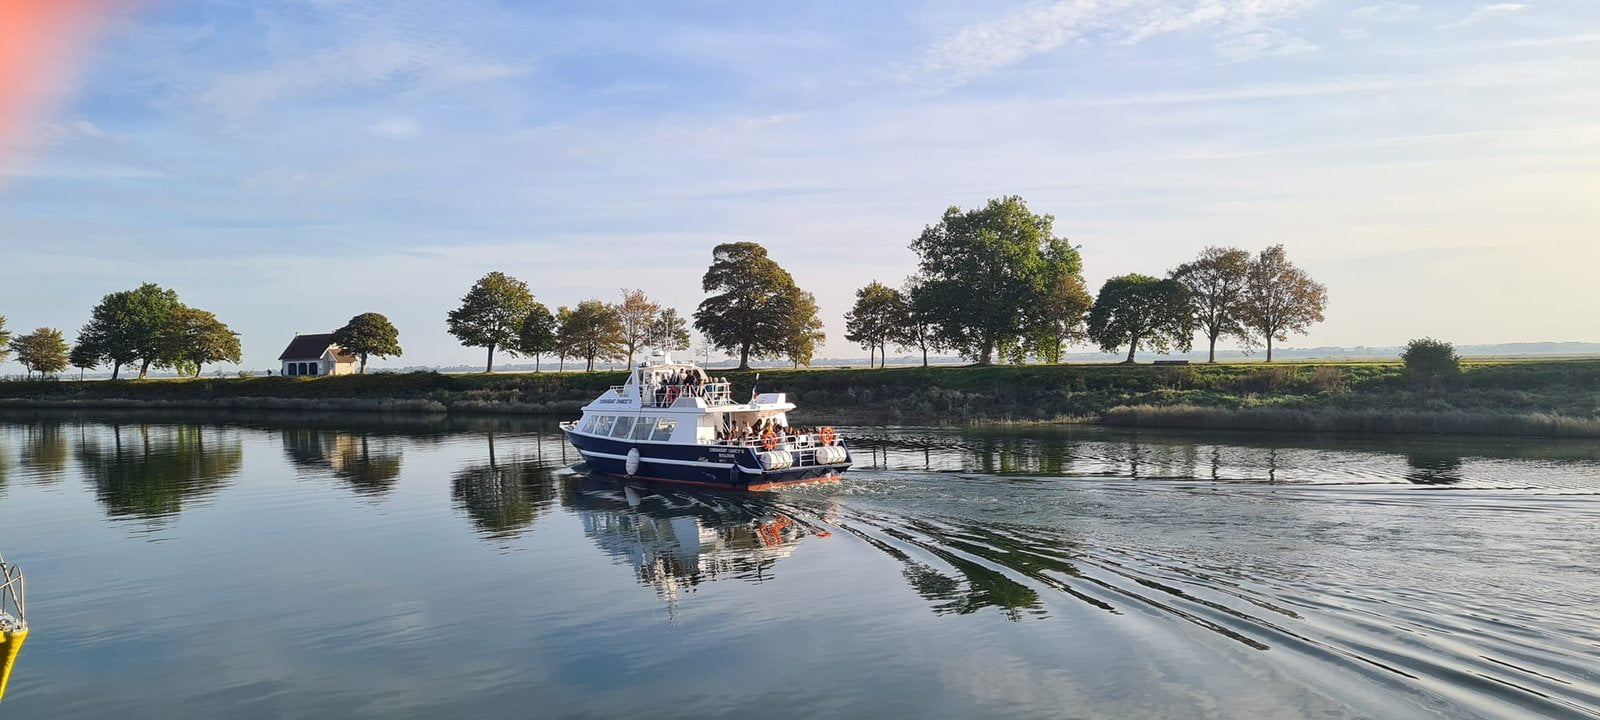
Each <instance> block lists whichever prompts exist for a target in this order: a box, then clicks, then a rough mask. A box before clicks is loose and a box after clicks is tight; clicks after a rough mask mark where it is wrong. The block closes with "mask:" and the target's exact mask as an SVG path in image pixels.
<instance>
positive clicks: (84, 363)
mask: <svg viewBox="0 0 1600 720" xmlns="http://www.w3.org/2000/svg"><path fill="white" fill-rule="evenodd" d="M101 357H102V356H101V353H100V349H99V348H97V347H94V346H93V345H90V344H88V343H86V342H84V339H83V338H81V337H80V338H78V342H77V343H76V344H74V345H73V346H72V350H71V351H70V352H68V353H67V363H68V364H70V365H71V366H73V367H75V368H78V379H79V380H82V379H83V373H84V371H85V370H93V369H95V368H97V367H100V360H101Z"/></svg>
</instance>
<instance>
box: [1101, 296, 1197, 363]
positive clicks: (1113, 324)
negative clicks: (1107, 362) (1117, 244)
mask: <svg viewBox="0 0 1600 720" xmlns="http://www.w3.org/2000/svg"><path fill="white" fill-rule="evenodd" d="M1193 318H1194V314H1193V311H1192V309H1191V308H1190V304H1189V297H1188V291H1187V290H1185V289H1184V287H1183V286H1182V285H1180V284H1178V283H1177V282H1175V281H1173V280H1162V279H1159V278H1153V277H1150V276H1149V275H1119V276H1117V277H1114V278H1111V279H1110V280H1107V281H1106V283H1105V285H1102V286H1101V287H1100V295H1099V297H1096V298H1095V301H1094V307H1093V308H1092V309H1090V310H1089V339H1091V340H1093V341H1095V342H1096V343H1098V344H1099V345H1100V349H1101V350H1104V351H1106V352H1116V351H1117V348H1119V347H1122V346H1123V345H1126V346H1128V359H1127V361H1126V362H1129V363H1131V362H1133V356H1134V353H1136V352H1138V350H1139V344H1140V343H1147V344H1148V345H1149V346H1151V347H1153V348H1155V349H1157V350H1160V351H1162V352H1166V351H1167V350H1168V349H1169V348H1174V347H1175V348H1177V349H1178V350H1182V351H1187V350H1188V349H1189V346H1190V342H1191V340H1192V339H1193V337H1194V325H1193Z"/></svg>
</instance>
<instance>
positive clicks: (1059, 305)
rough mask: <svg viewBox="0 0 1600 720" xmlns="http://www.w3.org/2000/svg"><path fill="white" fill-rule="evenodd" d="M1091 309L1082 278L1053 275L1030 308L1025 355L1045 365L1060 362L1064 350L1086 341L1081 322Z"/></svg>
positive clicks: (1075, 273) (1077, 275)
mask: <svg viewBox="0 0 1600 720" xmlns="http://www.w3.org/2000/svg"><path fill="white" fill-rule="evenodd" d="M1093 305H1094V298H1093V297H1091V296H1090V295H1089V289H1088V288H1085V287H1084V286H1083V276H1082V275H1079V274H1078V272H1077V271H1075V270H1074V271H1072V272H1055V273H1053V277H1052V278H1051V279H1050V280H1049V281H1048V282H1046V284H1045V287H1044V292H1043V293H1041V294H1040V296H1039V300H1038V302H1036V303H1035V304H1033V305H1032V306H1031V307H1030V308H1029V312H1028V314H1029V322H1028V336H1027V339H1026V344H1027V352H1028V353H1030V354H1032V355H1033V356H1034V357H1037V358H1039V359H1040V360H1043V361H1045V362H1047V363H1059V362H1061V357H1062V353H1063V352H1064V351H1065V346H1066V345H1068V344H1069V343H1073V342H1077V341H1079V340H1082V339H1083V338H1084V337H1085V334H1084V318H1085V316H1086V315H1087V314H1088V312H1089V308H1090V307H1091V306H1093Z"/></svg>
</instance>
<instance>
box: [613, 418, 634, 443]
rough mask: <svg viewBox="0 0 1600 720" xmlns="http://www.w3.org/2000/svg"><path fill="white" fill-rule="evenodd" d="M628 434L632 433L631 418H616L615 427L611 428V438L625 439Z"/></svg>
mask: <svg viewBox="0 0 1600 720" xmlns="http://www.w3.org/2000/svg"><path fill="white" fill-rule="evenodd" d="M630 432H633V418H631V417H629V416H627V415H624V416H622V417H619V418H617V424H616V426H615V427H613V428H611V437H614V438H625V437H627V436H628V433H630Z"/></svg>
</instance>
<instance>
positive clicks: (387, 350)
mask: <svg viewBox="0 0 1600 720" xmlns="http://www.w3.org/2000/svg"><path fill="white" fill-rule="evenodd" d="M333 342H334V344H335V345H338V346H339V347H340V348H342V349H343V350H344V351H345V352H347V353H352V354H354V355H355V356H356V357H358V358H361V374H362V375H365V374H367V356H368V355H377V356H378V357H381V358H384V359H388V358H390V357H393V356H398V355H400V354H401V350H400V331H399V330H396V329H395V327H394V323H391V322H389V318H387V317H384V316H383V314H381V313H375V312H366V313H361V314H360V315H357V316H355V317H353V318H350V322H347V323H345V324H344V327H342V328H339V329H338V330H335V331H333Z"/></svg>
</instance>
